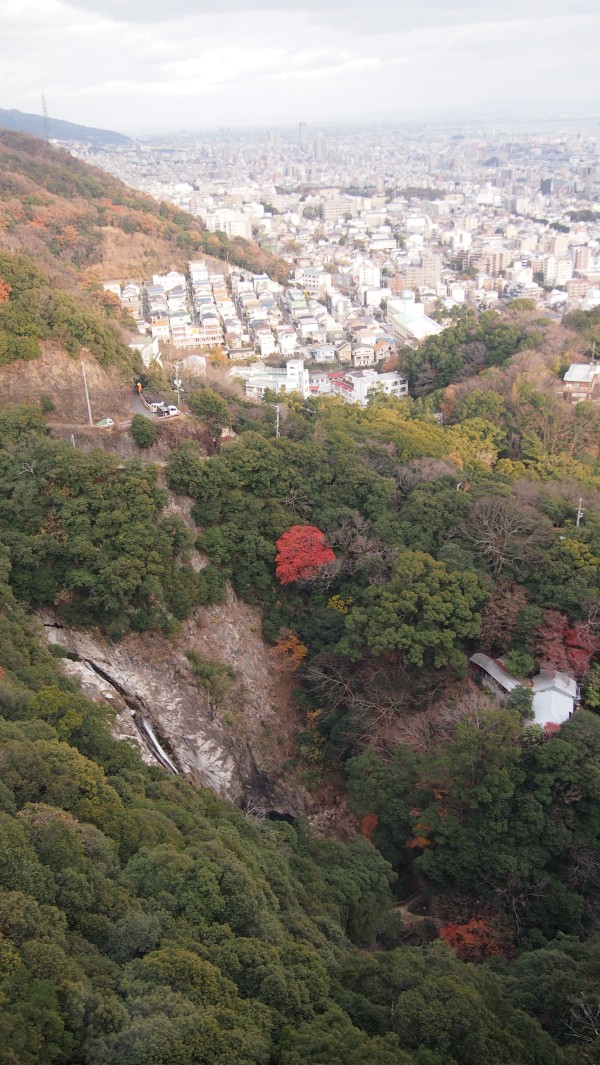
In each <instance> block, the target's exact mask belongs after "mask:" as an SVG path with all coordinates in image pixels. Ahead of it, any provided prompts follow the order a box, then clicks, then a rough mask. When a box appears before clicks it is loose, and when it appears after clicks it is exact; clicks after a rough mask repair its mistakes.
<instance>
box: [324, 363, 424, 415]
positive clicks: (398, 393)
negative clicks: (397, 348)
mask: <svg viewBox="0 0 600 1065" xmlns="http://www.w3.org/2000/svg"><path fill="white" fill-rule="evenodd" d="M331 391H332V393H333V395H337V396H341V397H342V399H343V400H345V401H346V403H356V404H357V405H358V406H360V407H366V406H367V403H368V402H369V399H370V398H371V396H372V395H373V394H375V393H377V392H383V393H384V394H385V395H386V396H395V397H396V398H397V399H403V398H404V397H405V396H407V395H408V381H407V380H406V379H405V378H404V377H401V376H400V374H399V373H396V371H395V370H390V371H389V372H388V373H377V371H376V370H348V373H346V374H344V376H343V377H340V376H339V375H332V377H331Z"/></svg>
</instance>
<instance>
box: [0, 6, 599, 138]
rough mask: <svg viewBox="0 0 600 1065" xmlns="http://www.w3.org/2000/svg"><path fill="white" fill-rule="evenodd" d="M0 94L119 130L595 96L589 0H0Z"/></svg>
mask: <svg viewBox="0 0 600 1065" xmlns="http://www.w3.org/2000/svg"><path fill="white" fill-rule="evenodd" d="M0 16H1V21H0V26H1V30H0V90H1V91H0V106H2V107H7V108H10V107H16V108H19V109H20V110H22V111H34V112H36V113H39V112H40V92H41V90H42V89H43V90H44V91H45V93H46V100H47V104H48V109H49V111H50V115H51V116H54V117H56V118H65V119H70V120H71V121H74V122H83V123H87V124H89V125H98V126H106V127H109V128H112V129H119V130H123V131H124V132H129V131H132V130H133V131H140V130H151V129H178V128H182V127H187V128H193V127H195V128H202V127H206V126H215V125H256V126H265V125H276V124H290V125H292V124H296V123H297V122H299V121H300V120H306V121H308V122H316V121H319V120H320V121H322V122H327V121H335V120H336V119H339V120H341V121H344V120H346V121H349V120H360V119H361V118H369V117H372V116H380V117H386V116H387V117H390V118H393V117H396V116H402V117H409V116H410V115H411V114H416V113H418V112H424V111H428V112H433V111H436V110H438V109H440V110H441V109H443V110H444V112H445V113H447V112H448V109H452V108H454V107H456V108H460V110H461V112H462V114H464V112H465V110H466V109H467V108H469V107H470V106H472V107H473V108H474V110H476V111H477V112H478V113H481V111H482V109H485V107H486V105H488V104H489V105H490V107H491V106H492V105H498V104H501V103H503V102H505V103H506V105H507V108H508V107H509V106H510V108H511V110H513V111H514V110H516V109H518V108H519V107H522V108H523V111H525V112H526V111H527V110H528V107H529V106H530V105H532V104H539V103H544V102H545V101H551V102H554V101H561V102H564V103H565V104H570V105H571V106H572V107H573V108H575V109H576V110H577V109H579V108H580V109H581V111H582V112H583V113H589V112H590V111H591V110H593V108H594V107H595V106H597V105H598V103H599V99H600V91H599V85H600V76H599V74H598V48H599V45H600V3H599V2H598V0H570V3H567V4H565V3H564V2H558V0H503V2H502V3H490V2H489V0H479V2H475V0H462V2H461V3H460V4H457V5H456V7H451V6H449V5H448V4H447V3H445V2H444V0H411V2H410V3H408V2H407V0H257V2H254V0H214V3H213V2H211V3H210V4H209V3H208V2H207V0H144V2H141V0H70V2H67V0H0Z"/></svg>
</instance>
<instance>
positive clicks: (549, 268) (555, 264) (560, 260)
mask: <svg viewBox="0 0 600 1065" xmlns="http://www.w3.org/2000/svg"><path fill="white" fill-rule="evenodd" d="M572 277H573V260H572V258H571V256H570V255H549V256H548V258H547V259H544V284H545V285H566V283H567V281H570V280H571V278H572Z"/></svg>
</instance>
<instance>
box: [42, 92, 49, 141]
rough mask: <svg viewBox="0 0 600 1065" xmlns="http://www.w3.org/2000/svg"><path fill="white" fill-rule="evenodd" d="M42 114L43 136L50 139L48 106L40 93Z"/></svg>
mask: <svg viewBox="0 0 600 1065" xmlns="http://www.w3.org/2000/svg"><path fill="white" fill-rule="evenodd" d="M42 115H43V116H44V137H45V139H46V140H47V141H49V140H50V119H49V118H48V108H47V107H46V97H45V96H44V93H42Z"/></svg>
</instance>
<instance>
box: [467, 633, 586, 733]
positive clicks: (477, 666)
mask: <svg viewBox="0 0 600 1065" xmlns="http://www.w3.org/2000/svg"><path fill="white" fill-rule="evenodd" d="M469 665H470V666H471V669H473V670H474V671H475V672H476V673H478V674H479V676H480V677H481V680H482V683H483V685H484V687H486V688H487V689H488V690H489V691H491V692H492V694H493V695H495V696H496V697H497V698H498V699H500V700H502V701H505V700H506V699H507V698H508V696H509V695H510V694H511V692H513V691H515V689H516V688H520V687H524V688H527V689H528V690H529V691H531V694H532V704H531V706H532V710H533V713H534V719H533V721H530V722H529V724H531V725H533V724H536V725H542V727H543V726H544V725H562V724H563V722H565V721H568V719H569V718H570V717H571V714H572V713H573V710H574V709H575V704H576V701H577V684H576V682H575V679H574V677H571V676H570V675H569V674H568V673H559V672H558V670H553V669H541V670H540V672H539V673H538V674H537V675H536V676H535V677H534V678H533V679H532V680H531V681H523V680H519V679H518V678H517V677H514V676H513V675H512V673H509V672H508V670H507V669H505V668H504V666H503V665H502V663H501V662H498V661H496V660H495V659H493V658H490V656H489V655H485V654H482V653H481V652H477V654H474V655H471V657H470V659H469Z"/></svg>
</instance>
